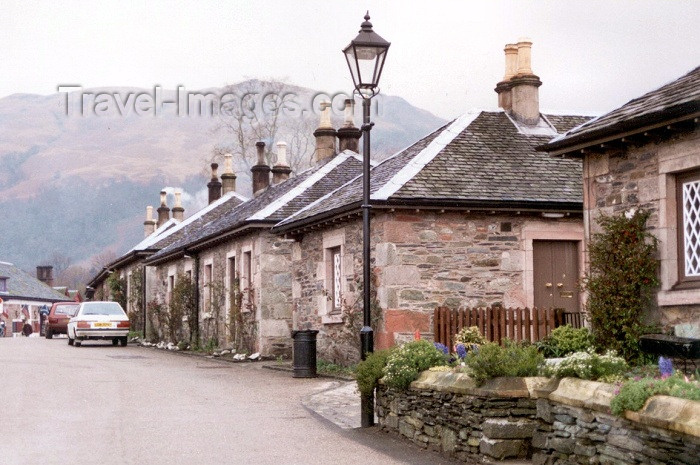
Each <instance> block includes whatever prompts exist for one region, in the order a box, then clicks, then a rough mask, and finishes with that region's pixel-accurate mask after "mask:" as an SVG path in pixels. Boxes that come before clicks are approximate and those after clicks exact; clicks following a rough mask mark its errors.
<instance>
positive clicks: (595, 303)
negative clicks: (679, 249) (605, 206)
mask: <svg viewBox="0 0 700 465" xmlns="http://www.w3.org/2000/svg"><path fill="white" fill-rule="evenodd" d="M649 215H650V212H649V211H644V210H639V211H637V212H635V213H634V214H632V215H631V216H629V218H628V217H627V215H618V216H606V215H601V216H600V217H599V218H598V223H599V224H600V226H601V228H602V231H603V232H602V233H599V234H594V235H593V238H592V240H591V242H590V244H589V251H590V274H588V275H587V276H586V277H585V280H584V287H585V289H586V291H587V292H588V296H589V297H588V302H587V304H586V306H587V309H588V314H589V316H590V319H591V325H592V327H593V336H594V338H595V345H596V348H597V349H598V350H614V351H616V352H617V353H619V354H621V355H622V356H623V357H625V360H627V361H628V362H635V363H638V362H640V361H642V353H641V351H640V349H639V336H641V335H642V334H644V333H645V332H646V331H647V330H648V327H647V326H645V324H644V320H643V316H644V314H645V312H646V311H647V310H649V309H650V308H651V307H652V306H653V298H654V291H655V289H656V288H657V286H658V284H659V280H658V278H657V274H656V271H657V260H656V258H655V257H656V249H657V240H656V238H655V237H654V236H653V235H652V234H650V233H649V232H647V230H646V226H645V225H646V222H647V219H648V218H649Z"/></svg>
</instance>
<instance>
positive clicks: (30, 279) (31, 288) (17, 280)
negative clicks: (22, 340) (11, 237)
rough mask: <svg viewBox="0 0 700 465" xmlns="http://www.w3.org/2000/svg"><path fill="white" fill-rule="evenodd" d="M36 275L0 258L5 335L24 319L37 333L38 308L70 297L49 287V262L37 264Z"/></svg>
mask: <svg viewBox="0 0 700 465" xmlns="http://www.w3.org/2000/svg"><path fill="white" fill-rule="evenodd" d="M36 275H37V277H36V278H35V277H34V276H31V275H30V274H29V273H27V272H25V271H22V270H20V269H19V268H17V267H16V266H14V265H13V264H12V263H8V262H2V261H0V319H2V320H3V321H4V322H5V325H6V327H5V337H12V335H13V334H19V333H20V332H21V331H22V325H23V321H25V320H26V321H27V322H28V323H29V324H31V325H32V330H33V331H34V332H35V333H36V334H39V330H40V328H41V326H40V325H41V319H42V318H41V310H42V308H44V309H49V308H51V305H52V304H53V303H54V302H62V301H71V300H72V299H70V298H68V297H66V296H65V295H63V294H61V293H60V292H58V291H56V290H55V289H53V288H52V287H51V286H53V267H52V266H37V267H36Z"/></svg>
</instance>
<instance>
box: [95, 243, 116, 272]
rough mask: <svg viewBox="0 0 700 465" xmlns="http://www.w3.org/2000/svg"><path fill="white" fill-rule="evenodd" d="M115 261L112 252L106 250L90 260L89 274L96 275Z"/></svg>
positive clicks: (114, 255)
mask: <svg viewBox="0 0 700 465" xmlns="http://www.w3.org/2000/svg"><path fill="white" fill-rule="evenodd" d="M116 259H117V254H116V253H115V252H114V250H111V249H107V250H105V251H103V252H100V253H98V254H96V255H93V256H92V258H90V274H94V273H97V272H98V271H99V270H100V269H102V267H104V266H105V265H107V264H109V263H111V262H113V261H114V260H116Z"/></svg>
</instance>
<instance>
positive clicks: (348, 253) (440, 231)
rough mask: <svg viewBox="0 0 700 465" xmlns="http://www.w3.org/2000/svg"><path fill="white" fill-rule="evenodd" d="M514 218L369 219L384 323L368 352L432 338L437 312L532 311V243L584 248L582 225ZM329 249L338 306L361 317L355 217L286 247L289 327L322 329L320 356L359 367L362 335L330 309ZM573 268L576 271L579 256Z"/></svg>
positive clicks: (413, 215)
mask: <svg viewBox="0 0 700 465" xmlns="http://www.w3.org/2000/svg"><path fill="white" fill-rule="evenodd" d="M516 213H517V212H515V213H493V214H491V213H486V212H458V211H442V212H440V211H435V210H420V211H416V210H396V211H390V210H379V209H377V210H375V213H374V215H373V217H372V264H371V266H372V276H373V279H374V284H375V286H376V287H375V289H376V301H375V302H374V305H373V315H376V316H378V315H381V321H379V322H377V324H376V325H373V329H374V332H375V347H376V348H378V349H379V348H385V347H389V346H392V345H394V344H396V343H400V342H403V341H405V340H412V339H413V336H414V333H415V332H416V331H419V332H421V333H422V334H423V336H424V337H426V338H430V337H431V336H432V329H433V326H432V316H433V311H434V309H435V307H437V306H448V307H452V308H457V307H461V306H470V307H474V306H487V305H493V304H497V303H500V304H502V305H505V306H506V307H532V306H533V304H534V291H533V258H532V249H533V246H532V244H533V241H534V240H571V241H576V242H578V243H581V242H582V240H583V223H582V220H581V219H580V218H574V217H570V218H569V217H566V218H561V219H546V218H542V217H541V216H540V215H539V214H526V213H522V214H516ZM336 245H340V246H341V247H342V254H343V258H342V260H343V284H342V285H343V299H344V301H345V305H346V306H347V307H349V308H350V307H355V308H358V309H359V310H361V303H362V302H361V295H360V293H359V291H360V282H361V276H362V220H361V218H353V219H351V220H347V221H344V222H341V223H335V224H333V225H331V226H327V227H325V228H321V229H317V230H313V231H311V232H308V233H305V234H304V235H303V236H302V237H300V239H299V241H298V242H296V243H295V244H294V248H293V250H294V252H293V259H292V266H293V280H294V283H293V297H294V305H295V325H296V326H295V327H296V328H298V329H317V330H319V335H318V347H319V355H320V356H321V357H323V358H327V359H329V360H333V361H341V362H342V361H343V360H342V359H343V358H344V357H345V358H346V359H348V360H350V361H352V360H353V359H357V355H358V350H357V344H358V336H357V331H359V327H357V328H354V326H353V325H352V324H350V325H349V324H346V323H347V321H345V323H344V320H343V319H341V318H340V317H339V316H338V315H331V314H329V313H328V310H327V307H328V302H329V293H328V289H327V286H328V283H327V268H326V267H327V263H326V260H327V258H326V257H325V256H324V250H325V249H326V248H327V247H328V246H336ZM581 250H582V248H581ZM579 265H580V270H582V266H583V256H582V255H581V256H580V259H579ZM358 299H360V300H359V301H358ZM352 328H354V329H352ZM351 329H352V330H351ZM346 354H350V356H347V355H346Z"/></svg>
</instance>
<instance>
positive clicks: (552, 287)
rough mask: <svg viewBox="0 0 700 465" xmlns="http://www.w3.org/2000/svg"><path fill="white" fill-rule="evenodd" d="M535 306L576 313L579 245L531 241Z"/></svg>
mask: <svg viewBox="0 0 700 465" xmlns="http://www.w3.org/2000/svg"><path fill="white" fill-rule="evenodd" d="M532 249H533V268H534V273H533V274H534V279H535V283H534V284H535V307H539V308H563V309H564V310H565V311H566V312H579V311H580V309H579V290H578V243H577V242H576V241H533V243H532Z"/></svg>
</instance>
